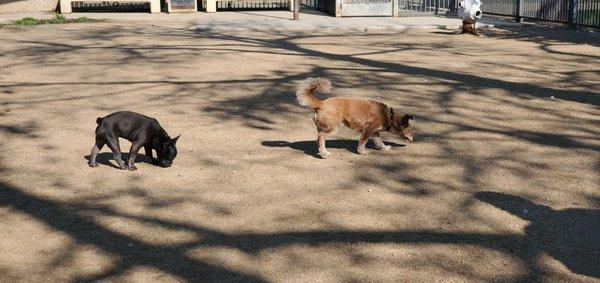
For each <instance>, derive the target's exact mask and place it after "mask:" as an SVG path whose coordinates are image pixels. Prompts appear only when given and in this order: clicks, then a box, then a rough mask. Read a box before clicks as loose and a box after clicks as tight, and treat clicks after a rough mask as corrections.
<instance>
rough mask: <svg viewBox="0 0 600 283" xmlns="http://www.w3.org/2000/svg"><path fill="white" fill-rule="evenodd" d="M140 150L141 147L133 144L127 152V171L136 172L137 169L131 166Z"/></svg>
mask: <svg viewBox="0 0 600 283" xmlns="http://www.w3.org/2000/svg"><path fill="white" fill-rule="evenodd" d="M140 148H142V145H140V144H138V143H136V142H134V143H133V144H132V145H131V149H130V150H129V167H128V168H127V169H129V171H134V170H137V168H136V167H135V165H133V163H134V162H135V158H136V157H137V154H138V151H139V150H140Z"/></svg>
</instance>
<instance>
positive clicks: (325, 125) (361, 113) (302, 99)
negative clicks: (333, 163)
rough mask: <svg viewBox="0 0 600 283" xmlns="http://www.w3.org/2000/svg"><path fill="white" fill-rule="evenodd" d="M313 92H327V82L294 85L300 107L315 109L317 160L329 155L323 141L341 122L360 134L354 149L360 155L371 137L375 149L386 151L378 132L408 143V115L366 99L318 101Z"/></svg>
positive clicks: (409, 136) (329, 85) (328, 84)
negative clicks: (319, 157) (388, 133)
mask: <svg viewBox="0 0 600 283" xmlns="http://www.w3.org/2000/svg"><path fill="white" fill-rule="evenodd" d="M315 90H318V91H321V92H323V93H328V92H329V91H330V90H331V82H329V80H327V79H324V78H308V79H305V80H303V81H302V82H300V84H299V85H298V89H297V91H296V97H297V99H298V103H300V105H302V106H308V107H312V108H313V109H314V110H315V116H314V118H313V120H314V121H315V125H317V131H318V132H319V134H318V139H317V144H318V146H319V155H320V156H321V157H326V156H327V155H330V153H329V152H328V151H327V149H326V148H325V139H326V138H327V136H328V135H330V134H332V133H333V132H334V131H335V130H336V129H337V128H338V127H339V126H340V124H342V123H344V125H346V126H347V127H348V128H350V129H353V130H356V131H359V132H361V133H362V135H361V137H360V140H359V142H358V148H357V151H358V153H360V154H366V153H367V151H366V150H365V145H366V144H367V141H368V140H369V139H370V138H373V141H374V142H375V147H376V148H377V149H380V150H388V149H390V146H387V145H385V144H384V143H383V141H382V139H381V133H382V132H390V133H392V134H396V135H398V136H400V137H402V138H404V139H406V140H408V141H412V140H413V133H412V119H413V117H412V116H411V115H408V114H406V115H401V114H399V113H396V112H395V111H394V109H393V108H391V107H388V106H387V105H385V104H383V103H381V102H377V101H372V100H366V99H356V98H347V97H332V98H328V99H326V100H320V99H318V98H317V97H315V94H314V92H315Z"/></svg>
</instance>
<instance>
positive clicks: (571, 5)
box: [567, 0, 575, 27]
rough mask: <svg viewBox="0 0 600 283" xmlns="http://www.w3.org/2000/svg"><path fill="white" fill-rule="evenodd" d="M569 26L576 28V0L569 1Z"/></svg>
mask: <svg viewBox="0 0 600 283" xmlns="http://www.w3.org/2000/svg"><path fill="white" fill-rule="evenodd" d="M567 22H568V23H569V26H571V27H574V26H575V0H569V15H568V20H567Z"/></svg>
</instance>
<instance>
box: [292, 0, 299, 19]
mask: <svg viewBox="0 0 600 283" xmlns="http://www.w3.org/2000/svg"><path fill="white" fill-rule="evenodd" d="M290 2H291V4H292V9H293V10H292V11H294V20H296V21H297V20H299V19H300V0H292V1H290Z"/></svg>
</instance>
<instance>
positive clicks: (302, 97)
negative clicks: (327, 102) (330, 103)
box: [296, 78, 331, 109]
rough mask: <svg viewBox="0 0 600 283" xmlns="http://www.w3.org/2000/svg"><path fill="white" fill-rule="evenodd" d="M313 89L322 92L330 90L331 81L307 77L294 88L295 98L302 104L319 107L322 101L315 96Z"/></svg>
mask: <svg viewBox="0 0 600 283" xmlns="http://www.w3.org/2000/svg"><path fill="white" fill-rule="evenodd" d="M315 90H318V91H320V92H323V93H328V92H329V91H331V82H330V81H329V80H328V79H325V78H308V79H305V80H303V81H301V82H300V83H299V84H298V87H297V89H296V99H297V100H298V103H300V105H302V106H308V107H312V108H315V109H317V108H321V104H322V103H323V101H321V100H320V99H318V98H317V97H316V96H315Z"/></svg>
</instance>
